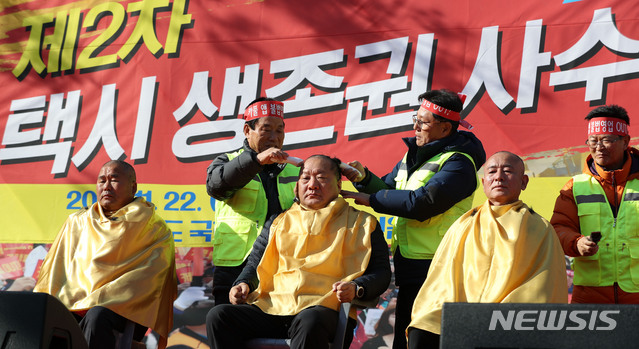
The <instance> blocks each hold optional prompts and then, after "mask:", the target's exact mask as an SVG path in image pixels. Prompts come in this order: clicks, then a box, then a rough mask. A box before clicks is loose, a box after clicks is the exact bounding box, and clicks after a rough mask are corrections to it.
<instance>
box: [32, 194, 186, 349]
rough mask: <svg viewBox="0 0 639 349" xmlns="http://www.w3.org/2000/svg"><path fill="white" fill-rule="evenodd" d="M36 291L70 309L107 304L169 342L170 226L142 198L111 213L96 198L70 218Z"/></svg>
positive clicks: (173, 292)
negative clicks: (51, 296)
mask: <svg viewBox="0 0 639 349" xmlns="http://www.w3.org/2000/svg"><path fill="white" fill-rule="evenodd" d="M34 291H35V292H46V293H49V294H51V295H53V296H55V297H57V298H58V299H60V301H61V302H62V303H63V304H64V305H65V306H66V307H67V308H69V310H72V311H83V310H88V309H89V308H92V307H94V306H103V307H106V308H108V309H110V310H112V311H114V312H116V313H117V314H119V315H121V316H124V317H126V318H127V319H129V320H132V321H135V322H137V323H139V324H140V325H143V326H146V327H150V328H152V329H153V330H155V331H156V332H157V333H158V334H160V336H162V337H163V338H162V339H163V340H162V339H161V341H160V342H161V343H162V342H164V344H165V343H166V337H167V336H168V333H169V331H170V330H171V327H172V326H173V301H174V300H175V298H176V296H177V281H176V274H175V251H174V246H173V235H172V233H171V230H169V228H168V227H167V225H166V223H165V222H164V220H163V219H162V218H160V216H159V215H157V214H156V213H155V207H154V206H153V204H151V203H148V202H146V201H145V200H144V198H136V199H135V200H134V201H133V202H131V203H130V204H128V205H126V206H124V207H123V208H121V209H120V210H118V211H117V212H115V213H114V214H113V215H112V216H111V217H110V218H107V217H106V216H105V215H104V213H103V211H102V207H101V206H100V205H99V204H98V203H95V204H93V205H92V206H91V207H89V208H86V209H83V210H80V211H78V212H75V213H73V214H71V215H70V216H69V218H67V221H66V222H65V224H64V226H63V227H62V229H61V230H60V232H59V233H58V236H57V237H56V239H55V241H54V242H53V245H52V246H51V250H50V251H49V253H48V254H47V257H46V258H45V260H44V263H43V264H42V269H41V271H40V277H39V279H38V282H37V284H36V286H35V289H34Z"/></svg>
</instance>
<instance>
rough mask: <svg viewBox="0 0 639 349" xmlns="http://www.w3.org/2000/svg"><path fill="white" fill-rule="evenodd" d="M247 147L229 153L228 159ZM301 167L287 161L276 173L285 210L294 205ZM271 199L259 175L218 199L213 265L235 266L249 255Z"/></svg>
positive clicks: (281, 202) (278, 190)
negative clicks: (267, 195)
mask: <svg viewBox="0 0 639 349" xmlns="http://www.w3.org/2000/svg"><path fill="white" fill-rule="evenodd" d="M243 151H244V149H240V150H238V151H236V152H234V153H230V154H227V156H228V158H229V161H231V160H233V159H234V158H236V157H237V156H238V155H240V154H241V153H242V152H243ZM298 176H299V168H297V167H295V166H293V165H289V164H287V165H286V166H285V167H284V169H283V170H282V172H280V174H279V175H278V176H277V192H278V198H279V201H280V206H281V207H282V210H287V209H288V208H290V207H291V205H293V199H294V198H295V193H294V190H295V184H296V183H297V178H298ZM267 210H268V201H267V198H266V192H265V191H264V186H263V185H262V182H261V180H260V177H259V175H256V176H255V178H253V179H252V180H251V181H250V182H248V183H247V184H246V185H245V186H244V187H243V188H241V189H240V190H238V191H236V192H235V193H234V194H233V196H231V197H230V198H229V199H227V200H225V201H221V200H216V201H215V232H214V234H213V246H214V247H213V264H214V265H216V266H225V267H234V266H238V265H240V264H242V262H244V260H245V259H246V257H248V255H249V253H250V252H251V249H252V248H253V243H254V242H255V239H257V236H258V235H259V234H260V232H261V231H262V226H263V225H264V222H265V220H266V212H267Z"/></svg>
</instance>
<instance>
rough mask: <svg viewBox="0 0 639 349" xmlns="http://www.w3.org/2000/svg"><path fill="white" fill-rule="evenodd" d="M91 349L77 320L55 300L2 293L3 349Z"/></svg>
mask: <svg viewBox="0 0 639 349" xmlns="http://www.w3.org/2000/svg"><path fill="white" fill-rule="evenodd" d="M32 348H33V349H64V348H67V349H88V345H87V342H86V340H85V339H84V336H83V335H82V331H81V330H80V327H79V326H78V323H77V321H76V320H75V318H74V317H73V315H72V314H71V313H70V312H69V311H68V310H67V308H66V307H65V306H64V305H63V304H62V303H60V301H59V300H57V299H56V298H55V297H53V296H51V295H48V294H46V293H36V292H0V349H32Z"/></svg>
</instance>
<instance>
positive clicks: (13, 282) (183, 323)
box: [0, 243, 573, 349]
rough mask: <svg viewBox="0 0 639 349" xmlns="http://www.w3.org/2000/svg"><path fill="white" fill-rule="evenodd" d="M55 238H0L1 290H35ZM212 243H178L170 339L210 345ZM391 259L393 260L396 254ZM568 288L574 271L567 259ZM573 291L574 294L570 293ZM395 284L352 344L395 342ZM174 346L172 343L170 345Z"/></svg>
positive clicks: (363, 317)
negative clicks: (29, 240)
mask: <svg viewBox="0 0 639 349" xmlns="http://www.w3.org/2000/svg"><path fill="white" fill-rule="evenodd" d="M50 246H51V244H24V243H3V244H0V290H2V291H32V290H33V286H34V285H35V283H36V280H37V277H38V272H39V270H38V268H39V266H40V265H41V263H42V260H43V259H44V256H45V255H46V252H47V251H48V249H49V247H50ZM212 252H213V248H212V247H176V248H175V259H176V267H177V274H178V279H179V281H180V283H179V285H178V292H179V295H178V298H177V299H176V300H175V302H174V303H173V329H172V331H171V335H170V336H169V344H170V345H171V343H172V345H174V346H178V345H184V346H185V347H183V348H186V347H191V348H203V347H202V345H207V346H208V343H207V339H206V328H205V321H206V314H207V313H208V311H209V310H210V309H211V308H212V307H213V305H214V297H213V294H212V292H213V268H214V266H213V265H212V263H211V253H212ZM390 258H391V265H392V257H390ZM566 261H567V263H566V273H567V275H568V286H569V291H570V290H571V286H572V275H573V272H572V270H571V269H570V263H569V262H568V258H567V259H566ZM569 297H570V294H569ZM396 302H397V288H396V287H395V284H394V282H391V284H390V286H389V288H388V290H387V291H386V292H384V294H382V296H381V297H380V299H379V303H378V304H377V306H376V307H375V308H368V309H364V310H359V311H358V314H357V320H358V326H357V328H356V330H355V335H354V337H353V342H352V343H351V346H350V347H351V348H352V349H360V348H362V349H373V348H379V347H382V346H384V345H385V346H388V347H389V348H390V347H391V344H392V340H393V329H394V321H395V320H394V316H395V315H394V311H395V306H396ZM144 342H145V343H146V345H147V348H149V349H151V348H155V347H156V345H157V334H155V333H153V332H152V331H149V332H148V333H147V335H146V337H145V339H144ZM168 348H170V346H169V347H168Z"/></svg>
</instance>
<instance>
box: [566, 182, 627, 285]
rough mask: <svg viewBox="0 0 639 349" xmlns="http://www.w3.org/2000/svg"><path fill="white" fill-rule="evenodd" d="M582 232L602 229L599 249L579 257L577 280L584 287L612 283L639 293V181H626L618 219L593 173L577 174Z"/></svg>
mask: <svg viewBox="0 0 639 349" xmlns="http://www.w3.org/2000/svg"><path fill="white" fill-rule="evenodd" d="M573 195H574V198H575V202H576V203H577V214H578V215H579V227H580V229H581V234H582V235H585V236H588V235H590V233H592V232H594V231H600V232H601V241H599V251H598V252H597V253H596V254H595V255H593V256H588V257H575V259H574V263H573V267H574V270H575V277H574V280H573V283H574V284H575V285H581V286H611V285H613V284H614V283H615V282H616V283H618V284H619V287H621V289H622V290H624V291H626V292H639V180H637V179H633V180H630V181H628V182H626V187H625V188H624V192H623V195H622V197H621V203H620V205H619V212H618V213H617V218H615V217H614V216H613V212H612V208H611V207H610V203H609V202H608V199H607V197H606V193H605V192H604V189H603V188H602V186H601V184H599V182H598V181H597V180H596V179H595V178H594V177H592V176H589V175H587V174H580V175H577V176H575V177H573Z"/></svg>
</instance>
